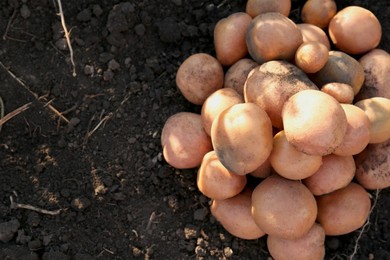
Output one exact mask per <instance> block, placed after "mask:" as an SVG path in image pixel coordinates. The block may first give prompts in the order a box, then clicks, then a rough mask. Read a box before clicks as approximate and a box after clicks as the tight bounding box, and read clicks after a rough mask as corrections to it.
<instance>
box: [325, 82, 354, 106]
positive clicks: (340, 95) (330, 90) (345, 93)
mask: <svg viewBox="0 0 390 260" xmlns="http://www.w3.org/2000/svg"><path fill="white" fill-rule="evenodd" d="M321 91H322V92H325V93H326V94H328V95H331V96H332V97H334V98H335V99H337V101H338V102H340V103H344V104H351V103H352V102H353V99H354V96H355V93H354V92H353V88H352V87H351V86H350V85H348V84H345V83H339V82H332V83H327V84H325V85H323V86H322V87H321Z"/></svg>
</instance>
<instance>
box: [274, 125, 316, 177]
mask: <svg viewBox="0 0 390 260" xmlns="http://www.w3.org/2000/svg"><path fill="white" fill-rule="evenodd" d="M270 162H271V166H272V168H273V169H274V170H275V171H276V172H277V173H278V174H279V175H281V176H282V177H284V178H287V179H290V180H300V179H304V178H307V177H309V176H311V175H313V174H314V173H315V172H316V171H317V170H318V169H319V168H320V166H321V164H322V156H318V155H308V154H305V153H302V152H300V151H298V150H297V149H295V148H294V147H293V146H292V145H291V144H290V143H289V142H288V141H287V138H286V135H285V133H284V131H280V132H279V133H277V134H276V135H275V136H274V144H273V149H272V152H271V155H270Z"/></svg>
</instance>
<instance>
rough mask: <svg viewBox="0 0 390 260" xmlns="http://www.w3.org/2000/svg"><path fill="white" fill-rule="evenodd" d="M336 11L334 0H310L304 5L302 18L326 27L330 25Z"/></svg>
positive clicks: (306, 21)
mask: <svg viewBox="0 0 390 260" xmlns="http://www.w3.org/2000/svg"><path fill="white" fill-rule="evenodd" d="M336 12H337V6H336V2H335V1H334V0H308V1H307V2H306V3H305V4H304V5H303V7H302V12H301V18H302V21H303V22H305V23H309V24H313V25H316V26H318V27H320V28H322V29H324V28H326V27H328V24H329V22H330V21H331V19H332V18H333V16H334V15H335V14H336Z"/></svg>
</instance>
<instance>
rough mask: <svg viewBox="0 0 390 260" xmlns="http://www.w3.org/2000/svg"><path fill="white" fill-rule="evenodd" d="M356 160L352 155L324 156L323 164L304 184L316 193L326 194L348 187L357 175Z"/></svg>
mask: <svg viewBox="0 0 390 260" xmlns="http://www.w3.org/2000/svg"><path fill="white" fill-rule="evenodd" d="M355 170H356V166H355V161H354V160H353V157H352V156H338V155H335V154H329V155H326V156H324V157H323V158H322V165H321V167H320V168H319V169H318V171H316V172H315V173H314V174H313V175H311V176H310V177H308V178H306V179H304V180H303V184H305V185H306V187H307V188H308V189H309V190H310V191H311V192H312V193H313V194H314V195H315V196H319V195H324V194H327V193H331V192H333V191H335V190H338V189H341V188H344V187H346V186H347V185H348V184H349V183H350V182H351V181H352V179H353V177H354V176H355Z"/></svg>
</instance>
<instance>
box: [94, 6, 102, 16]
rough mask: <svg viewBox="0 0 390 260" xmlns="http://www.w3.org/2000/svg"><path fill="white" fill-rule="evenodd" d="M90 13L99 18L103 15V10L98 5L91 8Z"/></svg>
mask: <svg viewBox="0 0 390 260" xmlns="http://www.w3.org/2000/svg"><path fill="white" fill-rule="evenodd" d="M92 12H93V14H94V15H95V16H96V17H99V16H101V15H102V13H103V9H102V8H101V7H100V5H98V4H96V5H93V6H92Z"/></svg>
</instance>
